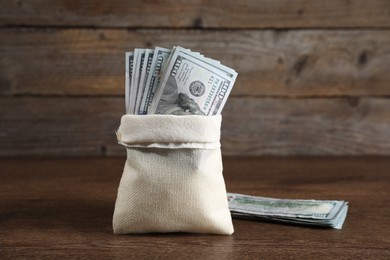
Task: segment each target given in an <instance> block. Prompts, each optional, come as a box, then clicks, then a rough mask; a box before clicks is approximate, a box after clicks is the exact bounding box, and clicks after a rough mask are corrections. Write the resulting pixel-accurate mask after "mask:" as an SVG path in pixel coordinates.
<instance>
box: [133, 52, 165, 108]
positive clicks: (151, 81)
mask: <svg viewBox="0 0 390 260" xmlns="http://www.w3.org/2000/svg"><path fill="white" fill-rule="evenodd" d="M170 54H171V50H170V49H166V48H161V47H156V48H155V49H154V55H153V59H152V61H151V65H150V73H149V74H148V77H147V79H146V82H145V87H144V92H143V95H142V97H141V101H140V104H139V110H138V114H140V115H146V114H148V110H149V108H150V106H151V103H152V100H153V98H154V95H155V93H156V90H157V87H158V85H159V84H160V79H161V75H162V73H161V72H162V68H163V66H164V65H165V63H166V62H167V60H168V58H169V56H170Z"/></svg>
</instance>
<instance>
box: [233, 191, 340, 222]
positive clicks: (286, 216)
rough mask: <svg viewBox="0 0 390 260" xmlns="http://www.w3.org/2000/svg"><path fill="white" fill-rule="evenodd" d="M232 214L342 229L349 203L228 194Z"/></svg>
mask: <svg viewBox="0 0 390 260" xmlns="http://www.w3.org/2000/svg"><path fill="white" fill-rule="evenodd" d="M227 195H228V201H229V209H230V212H231V214H232V216H233V217H237V218H245V219H254V220H269V221H276V222H284V223H291V224H300V225H312V226H322V227H332V228H336V229H341V228H342V226H343V223H344V220H345V218H346V216H347V211H348V202H346V201H338V200H297V199H291V200H289V199H273V198H265V197H256V196H248V195H242V194H235V193H228V194H227Z"/></svg>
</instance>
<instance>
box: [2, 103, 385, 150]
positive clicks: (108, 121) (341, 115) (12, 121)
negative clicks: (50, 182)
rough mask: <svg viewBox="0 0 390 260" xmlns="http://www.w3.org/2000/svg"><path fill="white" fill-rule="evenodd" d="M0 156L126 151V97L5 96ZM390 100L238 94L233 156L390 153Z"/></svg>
mask: <svg viewBox="0 0 390 260" xmlns="http://www.w3.org/2000/svg"><path fill="white" fill-rule="evenodd" d="M0 103H1V107H0V122H1V124H0V155H3V156H6V155H8V156H9V155H56V156H63V155H67V156H69V155H123V154H124V148H123V147H122V146H120V145H118V144H116V138H115V134H114V131H115V130H116V129H117V128H118V126H119V122H120V116H121V115H122V113H123V111H124V100H123V99H122V98H114V97H113V98H56V97H51V98H34V97H20V98H11V97H3V98H0ZM389 111H390V99H386V98H360V99H351V98H340V99H337V98H331V99H320V98H318V99H275V98H231V99H230V100H229V102H228V103H227V105H226V107H225V109H224V112H223V123H222V140H221V141H222V152H223V154H225V155H390V140H389V133H390V113H389Z"/></svg>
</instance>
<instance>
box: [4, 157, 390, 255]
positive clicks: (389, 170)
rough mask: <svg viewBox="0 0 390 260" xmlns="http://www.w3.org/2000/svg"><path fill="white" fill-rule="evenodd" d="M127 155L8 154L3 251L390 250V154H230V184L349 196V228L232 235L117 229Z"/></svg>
mask: <svg viewBox="0 0 390 260" xmlns="http://www.w3.org/2000/svg"><path fill="white" fill-rule="evenodd" d="M124 160H125V159H124V158H62V159H55V158H50V159H47V158H33V159H29V158H11V159H4V158H3V159H1V160H0V258H2V259H4V258H8V257H11V258H32V257H36V258H58V257H61V258H62V257H71V258H99V259H100V258H103V259H110V258H125V257H126V258H136V259H145V258H147V259H150V258H161V259H176V258H182V259H187V258H190V259H226V258H228V259H229V258H235V259H259V258H272V259H275V258H298V259H318V258H326V259H367V258H368V259H390V208H389V202H390V199H389V197H390V196H389V195H390V192H389V190H390V158H388V157H382V158H378V157H376V158H374V157H371V158H370V157H369V158H367V157H361V158H356V157H355V158H351V157H349V158H348V157H347V158H340V157H309V158H288V157H287V158H286V157H285V158H283V157H282V158H264V157H263V158H256V157H252V158H243V157H238V158H237V157H224V176H225V181H226V185H227V189H228V191H230V192H237V193H244V194H252V195H261V196H268V197H280V198H302V199H330V200H333V199H340V200H348V201H349V203H350V207H349V212H348V215H347V219H346V221H345V224H344V227H343V229H341V230H334V229H322V228H311V227H300V226H290V225H283V224H275V223H266V222H257V221H248V220H234V221H233V223H234V228H235V233H234V234H233V235H232V236H218V235H200V234H187V233H175V234H143V235H121V236H116V235H114V234H113V232H112V226H111V220H112V213H113V210H114V202H115V197H116V191H117V187H118V184H119V180H120V177H121V174H122V169H123V165H124Z"/></svg>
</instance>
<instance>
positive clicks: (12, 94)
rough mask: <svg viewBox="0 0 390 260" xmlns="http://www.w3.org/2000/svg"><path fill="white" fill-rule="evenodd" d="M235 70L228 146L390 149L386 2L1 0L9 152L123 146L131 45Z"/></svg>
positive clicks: (2, 117)
mask: <svg viewBox="0 0 390 260" xmlns="http://www.w3.org/2000/svg"><path fill="white" fill-rule="evenodd" d="M156 45H158V46H163V47H170V46H172V45H182V46H185V47H188V48H191V49H194V50H197V51H200V52H202V53H204V54H205V55H208V56H210V57H212V58H215V59H219V60H221V62H222V63H224V64H226V65H228V66H231V67H233V68H235V69H236V70H237V71H238V73H239V76H238V80H237V82H236V85H235V87H234V90H233V92H232V95H231V98H230V99H229V101H228V103H227V105H226V108H225V110H224V112H223V130H222V151H223V153H224V154H225V155H390V70H389V69H390V1H387V0H370V1H366V0H349V1H347V0H333V1H319V0H318V1H316V0H311V1H298V0H297V1H290V0H254V1H230V0H229V1H220V0H218V1H203V0H193V1H177V0H176V1H171V0H170V1H159V0H150V1H140V0H136V1H103V0H78V1H72V0H30V1H23V0H0V155H1V156H19V155H23V156H29V155H43V156H46V155H54V156H73V155H77V156H100V155H109V156H111V155H123V154H124V149H123V148H122V147H120V146H118V145H117V144H116V140H115V135H114V130H115V129H116V128H117V127H118V125H119V120H120V116H121V115H122V114H123V112H124V52H125V51H127V50H131V49H133V48H135V47H153V46H156Z"/></svg>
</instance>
